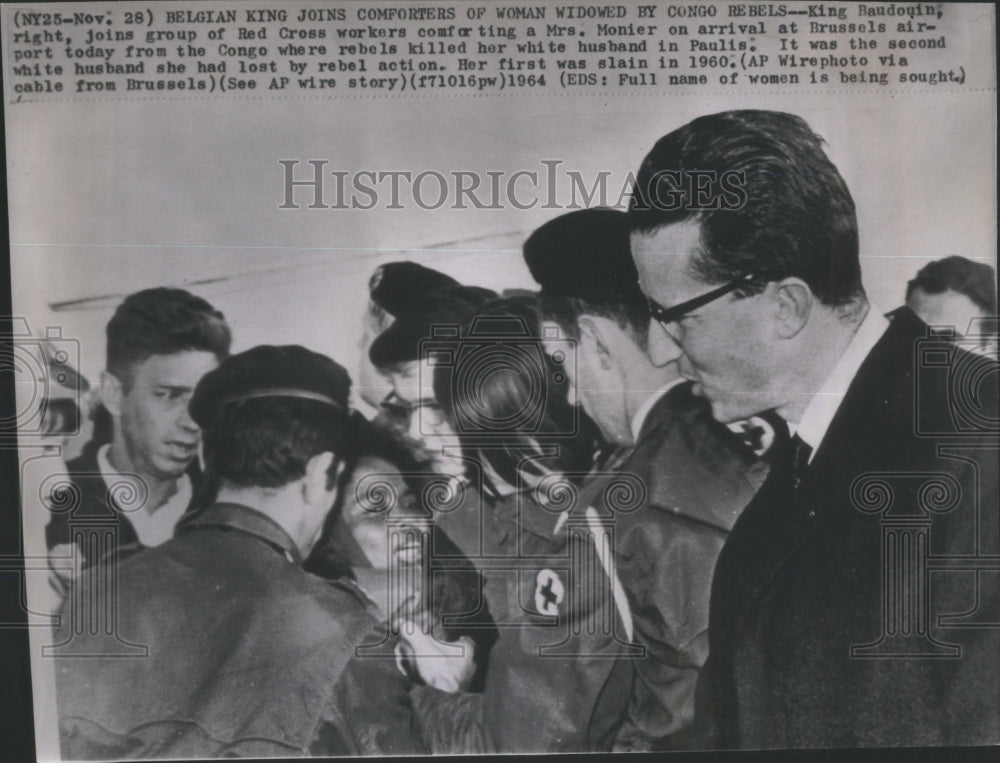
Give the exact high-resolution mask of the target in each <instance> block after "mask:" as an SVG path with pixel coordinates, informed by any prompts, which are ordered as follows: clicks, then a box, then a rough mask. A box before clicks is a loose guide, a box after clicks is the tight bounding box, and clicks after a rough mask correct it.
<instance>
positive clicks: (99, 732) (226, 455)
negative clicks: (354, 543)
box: [52, 346, 421, 759]
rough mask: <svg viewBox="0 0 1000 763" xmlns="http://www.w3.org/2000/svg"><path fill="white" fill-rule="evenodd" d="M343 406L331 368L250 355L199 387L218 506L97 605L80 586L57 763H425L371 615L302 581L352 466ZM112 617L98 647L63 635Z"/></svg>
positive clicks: (292, 355)
mask: <svg viewBox="0 0 1000 763" xmlns="http://www.w3.org/2000/svg"><path fill="white" fill-rule="evenodd" d="M349 389H350V379H349V378H348V376H347V373H346V372H345V371H344V370H343V369H342V368H341V367H340V366H338V365H337V364H336V363H334V362H333V361H332V360H330V359H329V358H327V357H325V356H323V355H319V354H317V353H313V352H310V351H309V350H306V349H305V348H302V347H298V346H290V347H270V346H261V347H256V348H254V349H252V350H248V351H246V352H244V353H241V354H239V355H236V356H234V357H232V358H229V359H228V360H226V361H224V362H223V363H222V365H221V366H220V367H219V368H217V369H216V370H215V371H212V372H210V373H209V374H207V375H206V376H205V377H204V378H203V379H202V380H201V382H200V383H199V384H198V387H197V389H196V390H195V393H194V396H193V398H192V400H191V406H190V412H191V416H192V418H193V419H194V420H195V421H196V422H197V423H198V424H199V425H200V426H201V427H203V428H204V430H205V462H206V479H208V480H210V484H213V485H216V486H217V488H218V489H217V495H216V499H215V502H214V503H213V504H211V505H209V506H207V507H206V508H204V509H202V510H200V511H197V512H195V513H194V514H191V515H189V517H187V518H186V519H185V520H184V522H182V524H181V526H180V528H179V529H178V532H177V535H176V536H175V537H174V538H173V539H172V540H170V541H168V542H167V543H165V544H163V545H161V546H158V547H156V548H150V549H146V550H144V551H141V552H139V553H136V554H134V555H132V556H130V557H129V558H127V559H126V560H124V561H123V562H122V563H120V564H119V565H117V566H110V567H108V568H106V569H105V570H104V574H103V575H101V576H100V577H99V578H96V577H95V580H98V579H99V580H104V581H110V588H100V587H97V586H96V585H82V586H78V587H77V589H75V590H74V594H75V595H74V596H73V597H71V598H70V599H69V600H68V601H67V603H66V604H65V605H64V610H63V613H64V617H63V618H62V622H63V623H64V627H62V628H61V629H59V630H57V641H58V640H59V637H61V638H62V641H61V643H59V644H58V645H57V646H56V647H54V648H53V650H52V651H53V654H54V655H55V656H56V658H57V662H56V684H57V702H58V710H59V728H60V739H61V744H62V753H63V757H65V758H69V759H80V758H88V759H89V758H105V759H107V758H114V759H119V758H126V757H128V758H135V757H171V758H175V757H176V758H187V757H224V756H229V755H237V756H254V757H258V756H260V757H270V756H285V755H308V754H319V755H372V754H396V755H402V754H409V753H414V752H420V751H421V745H420V743H419V741H418V739H419V737H418V735H417V733H416V731H415V727H414V724H413V719H412V711H411V706H410V701H409V696H408V694H407V690H408V686H409V682H408V681H407V680H406V678H405V677H404V675H403V674H402V672H401V671H400V670H399V669H398V668H397V665H396V655H395V654H394V649H393V647H394V644H393V643H392V641H391V640H386V638H385V633H384V631H383V630H382V629H380V628H378V627H377V623H376V620H375V619H374V617H372V615H371V614H370V613H369V611H368V608H369V607H370V606H371V602H369V601H368V600H367V599H366V598H365V597H364V595H363V594H362V593H361V592H360V591H359V590H358V589H357V588H356V587H355V586H354V585H352V584H350V583H347V582H332V581H327V580H323V579H321V578H318V577H316V576H313V575H310V574H309V573H307V572H305V571H304V570H303V568H302V560H303V558H304V557H305V556H307V555H308V554H309V552H310V550H311V549H312V547H313V546H314V545H315V543H316V540H317V538H318V537H319V534H320V532H321V530H322V527H323V524H324V521H325V519H326V516H327V514H328V512H329V511H330V508H331V506H333V504H334V501H335V499H336V496H337V484H338V476H339V473H340V471H341V468H342V464H343V460H344V457H345V454H346V453H347V452H349V449H350V448H351V436H350V427H349V421H350V417H349V415H348V394H349ZM87 582H88V583H89V582H91V581H89V580H88V581H87ZM105 597H107V599H106V598H105ZM108 599H110V600H111V601H113V602H114V605H115V609H116V611H117V618H116V621H115V622H114V623H113V625H114V629H113V630H112V631H111V632H110V633H104V632H96V633H95V632H84V633H82V634H81V633H78V632H74V631H73V630H72V628H71V627H69V626H68V623H69V622H70V618H69V617H67V616H65V614H66V610H67V609H68V608H70V607H73V606H77V605H78V604H79V603H84V604H86V603H88V602H89V603H92V604H93V603H96V604H97V605H101V606H105V605H106V602H107V600H108ZM380 647H382V648H381V649H380Z"/></svg>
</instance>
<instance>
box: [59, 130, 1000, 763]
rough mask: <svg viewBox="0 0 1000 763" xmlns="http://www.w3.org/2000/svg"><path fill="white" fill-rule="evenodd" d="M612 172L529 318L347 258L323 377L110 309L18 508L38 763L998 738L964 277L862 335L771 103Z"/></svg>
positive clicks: (494, 300) (809, 142) (990, 349)
mask: <svg viewBox="0 0 1000 763" xmlns="http://www.w3.org/2000/svg"><path fill="white" fill-rule="evenodd" d="M711 173H714V175H713V174H711ZM734 173H735V175H734ZM688 175H692V176H693V175H697V176H698V178H699V182H697V183H691V182H688V180H689V178H688ZM734 176H735V177H737V178H738V179H739V181H740V186H739V193H738V194H735V197H734V194H733V192H732V191H733V187H732V185H731V183H732V178H733V177H734ZM706 177H708V178H715V179H714V180H712V181H711V182H710V183H708V184H707V185H706V184H705V182H704V181H705V178H706ZM635 178H636V181H635V187H634V191H633V195H632V197H631V200H630V205H629V208H628V210H627V211H625V212H622V211H616V210H611V209H586V210H577V211H572V212H568V213H565V214H562V215H559V216H557V217H555V218H554V219H552V220H550V221H549V222H547V223H546V224H544V225H542V226H541V227H540V228H538V229H537V230H536V231H534V232H533V233H532V234H531V235H530V236H529V237H528V238H527V239H526V240H525V241H524V244H523V257H524V261H525V263H526V264H527V266H528V269H529V270H530V272H531V275H532V277H533V278H534V280H535V281H536V283H537V285H538V288H537V290H534V291H523V290H510V291H508V292H504V293H500V294H498V293H496V292H493V291H491V290H489V289H486V288H482V287H478V286H471V285H465V284H462V283H459V282H457V281H456V280H455V279H453V278H451V277H449V276H447V275H445V274H443V273H440V272H437V271H435V270H432V269H429V268H427V267H424V266H422V265H419V264H416V263H413V262H394V263H389V264H386V265H383V266H381V267H379V268H378V269H377V270H376V271H375V273H374V274H373V276H372V277H371V280H370V283H369V296H370V301H369V304H368V308H367V312H366V314H365V316H364V330H363V334H362V338H361V347H362V349H363V356H364V361H363V367H362V369H361V372H360V374H359V375H358V380H357V383H356V384H355V385H353V387H352V380H351V379H350V377H349V375H348V373H347V372H346V371H345V369H344V368H343V367H342V366H341V365H340V364H338V363H337V362H335V361H334V360H332V359H331V358H329V357H326V356H324V355H322V354H319V353H316V352H313V351H311V350H309V349H306V348H304V347H301V346H272V345H261V346H257V347H253V348H252V349H249V350H246V351H244V352H240V353H237V354H230V346H231V340H232V337H231V332H230V328H229V327H228V325H227V323H226V320H225V317H224V316H223V315H222V314H221V313H220V312H219V311H218V310H216V309H215V308H214V307H213V306H212V305H210V304H209V303H208V302H206V301H205V300H204V299H201V298H199V297H197V296H194V295H193V294H190V293H189V292H187V291H184V290H182V289H177V288H153V289H148V290H145V291H141V292H138V293H135V294H132V295H130V296H129V297H128V298H127V299H125V301H124V302H123V303H122V304H121V305H120V306H119V307H118V309H117V311H116V312H115V314H114V317H113V318H112V319H111V321H110V322H109V324H108V327H107V340H108V342H107V362H106V366H105V371H104V373H103V374H102V376H101V380H100V383H99V385H96V389H97V390H98V392H99V398H100V401H101V403H102V407H101V409H100V410H101V417H102V419H101V422H102V423H100V425H99V426H97V427H96V428H95V435H94V437H93V439H92V440H91V442H89V443H88V444H87V445H86V446H85V447H84V449H83V452H82V453H81V455H80V456H79V457H77V458H76V459H73V460H71V461H70V462H69V463H68V464H67V475H68V479H67V480H66V481H65V482H64V483H62V484H61V487H60V488H59V491H61V492H56V493H53V495H52V496H50V497H49V502H48V504H49V509H50V511H51V516H50V519H49V523H48V526H47V529H46V541H47V544H48V547H49V553H50V563H51V566H52V570H53V572H52V575H51V580H52V585H53V589H54V591H55V592H56V593H57V595H58V598H59V601H60V602H61V606H60V608H59V618H58V625H57V626H56V628H55V639H54V647H53V649H52V654H51V656H52V657H53V658H54V659H55V665H56V689H57V695H56V696H57V705H58V715H59V732H60V742H61V746H62V752H63V755H64V757H65V758H70V759H122V758H137V757H138V758H143V757H158V756H167V757H221V756H229V755H251V756H273V755H310V754H322V755H369V754H394V755H401V754H411V753H473V752H478V753H489V752H501V753H502V752H574V751H609V750H615V751H650V750H685V749H687V750H690V749H747V748H749V749H759V748H802V747H809V748H813V747H831V746H832V747H871V746H875V747H878V746H909V745H915V744H917V745H948V744H995V743H997V742H998V741H1000V738H998V734H1000V732H998V729H1000V682H998V681H997V680H996V678H997V675H998V672H1000V671H998V668H1000V629H998V627H997V622H1000V571H998V569H997V565H996V560H997V558H1000V526H998V522H997V516H996V511H997V506H998V500H997V498H998V495H997V492H998V491H997V472H998V451H997V449H996V438H997V420H998V419H997V387H996V384H997V377H998V375H997V357H996V319H995V315H996V290H995V284H994V276H993V273H992V270H990V269H989V268H988V267H987V266H984V265H976V264H975V263H972V262H970V261H969V260H965V259H963V258H960V257H950V258H947V259H945V260H941V261H938V262H934V263H931V264H930V265H928V266H926V267H925V268H924V269H923V270H921V271H920V272H919V273H918V274H917V275H916V277H915V278H914V279H913V280H912V281H911V282H910V283H909V285H908V288H907V293H906V299H907V305H908V307H903V308H900V309H898V310H896V311H894V312H893V313H890V314H889V315H883V314H882V312H881V311H879V310H878V309H877V307H875V306H874V305H872V304H871V302H870V301H869V299H868V298H867V296H866V292H865V289H864V286H863V284H862V280H861V267H860V260H859V243H858V230H857V224H856V219H855V208H854V202H853V200H852V198H851V195H850V192H849V190H848V188H847V186H846V184H845V183H844V180H843V179H842V178H841V176H840V174H839V172H838V171H837V169H836V167H835V166H834V165H833V164H832V163H831V162H830V161H829V159H828V158H827V156H826V154H825V153H824V151H823V148H822V141H821V139H820V138H819V137H818V136H817V135H815V134H814V133H813V132H812V130H811V129H810V128H809V127H808V125H807V124H806V123H805V122H804V121H803V120H801V119H800V118H798V117H796V116H793V115H790V114H785V113H778V112H768V111H732V112H724V113H719V114H713V115H709V116H705V117H701V118H698V119H695V120H694V121H692V122H690V123H688V124H686V125H684V126H682V127H680V128H678V129H676V130H674V131H672V132H670V133H669V134H667V135H665V136H664V137H663V138H662V139H661V140H660V141H658V142H657V143H656V145H655V146H654V147H653V148H652V150H651V151H650V152H649V154H648V155H647V156H646V157H645V159H644V160H643V162H642V165H641V166H640V167H639V169H638V172H637V173H636V175H635ZM723 178H725V180H723ZM734 198H735V199H736V200H737V201H738V203H733V200H734ZM984 268H985V270H984V271H983V272H978V271H979V270H982V269H984ZM987 271H988V272H987ZM911 308H912V309H911ZM918 316H922V317H923V318H925V319H926V320H927V322H928V323H931V324H934V325H935V326H940V325H950V326H952V327H953V330H951V331H950V332H948V331H943V330H939V329H931V328H930V327H928V325H926V324H925V323H924V321H922V320H921V317H918ZM341 330H343V329H342V328H341V327H336V326H334V327H331V331H341ZM941 358H944V360H941ZM970 369H971V370H970ZM956 374H964V375H965V376H964V377H963V379H965V381H963V382H961V383H957V382H956V380H955V377H956ZM969 379H971V380H973V381H974V384H973V387H974V389H973V388H972V387H970V384H971V382H969V381H968V380H969ZM355 396H357V397H360V398H362V399H364V400H365V401H367V402H368V403H369V404H370V405H372V406H373V407H374V408H375V409H376V410H377V411H378V413H377V415H375V416H374V417H372V418H370V419H368V418H365V417H364V416H362V415H361V414H360V413H359V412H358V411H357V410H356V408H355V406H354V405H352V399H356V398H355ZM887 528H889V529H887ZM893 533H895V534H893ZM905 533H911V535H910V536H907V537H908V538H910V537H912V538H913V539H914V540H913V541H912V543H913V545H908V544H910V541H909V540H906V541H905V542H904V541H898V538H899V537H902V535H901V534H905ZM897 541H898V544H897V545H892V544H896V543H897ZM899 544H902V545H899ZM904 557H905V558H904ZM948 560H960V561H955V562H954V563H951V562H949V561H948ZM935 564H936V565H937V566H934V565H935ZM921 565H923V566H921ZM932 567H933V572H931V571H930V570H931V568H932ZM914 570H917V572H914ZM901 575H902V576H906V575H910V576H911V578H906V581H908V582H906V584H905V585H902V584H901V585H899V586H896V587H893V586H894V584H893V582H892V581H894V580H897V579H899V577H900V576H901ZM910 582H913V585H912V586H911V585H910Z"/></svg>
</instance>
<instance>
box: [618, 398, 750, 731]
mask: <svg viewBox="0 0 1000 763" xmlns="http://www.w3.org/2000/svg"><path fill="white" fill-rule="evenodd" d="M691 386H692V385H691V384H690V383H682V384H679V385H677V386H676V387H673V388H672V389H671V390H669V391H668V392H667V394H665V395H664V396H663V397H662V398H660V400H658V401H657V403H656V404H655V405H654V406H653V408H652V409H651V410H650V412H649V415H648V416H647V417H646V420H645V421H644V422H643V426H642V430H641V431H640V432H639V437H638V438H637V441H636V444H635V446H634V449H633V450H632V452H631V454H630V455H629V456H628V457H627V459H626V460H625V462H624V463H623V464H622V466H621V467H620V470H619V471H620V473H621V474H622V475H623V476H625V477H626V478H627V479H628V480H632V481H634V482H635V483H636V484H638V485H641V486H643V488H644V489H645V490H646V491H647V492H646V500H645V502H644V503H643V504H642V505H641V506H640V507H639V508H637V509H636V510H635V511H627V510H625V511H616V510H614V509H612V510H611V511H609V512H608V513H609V515H610V517H611V519H612V520H613V526H614V531H615V560H616V567H617V571H618V577H619V580H620V581H621V583H622V587H623V588H624V589H625V592H626V594H627V596H628V600H629V606H630V608H631V613H632V619H633V623H634V627H635V640H636V641H637V642H638V643H639V644H641V645H642V646H643V647H644V648H645V656H644V657H642V658H641V659H635V660H629V661H628V662H629V663H630V666H631V667H632V668H634V672H635V678H634V683H633V688H632V692H631V696H630V700H629V706H628V716H627V720H626V722H625V725H624V727H623V729H622V731H621V732H620V734H619V744H620V745H621V746H623V747H625V748H632V749H646V748H648V747H650V746H652V745H656V746H663V743H664V740H665V739H666V738H667V737H674V742H676V734H677V732H678V731H679V730H681V729H682V728H684V727H685V726H687V725H688V724H689V723H690V722H691V719H692V715H693V712H694V689H695V684H696V681H697V677H698V673H699V670H700V669H701V667H702V665H704V663H705V659H706V657H707V654H708V603H709V594H710V590H711V582H712V572H713V570H714V568H715V562H716V559H717V557H718V555H719V552H720V551H721V549H722V545H723V543H724V542H725V540H726V537H727V535H728V534H729V531H730V529H731V528H732V526H733V524H734V523H735V522H736V519H737V517H738V516H739V515H740V512H741V511H742V510H743V509H744V507H745V506H746V505H747V503H749V501H750V499H751V498H752V497H753V495H754V492H755V491H756V490H757V488H758V487H760V485H761V483H762V482H763V481H764V478H765V477H766V475H767V466H766V465H765V464H764V463H763V462H762V461H760V460H759V459H757V458H756V457H755V456H754V455H753V453H752V452H751V451H750V450H749V448H747V447H745V446H744V445H743V443H742V442H741V441H740V440H739V439H738V438H737V437H735V436H734V435H733V433H732V432H730V431H729V429H728V428H726V427H725V426H724V425H722V424H720V423H718V422H717V421H715V420H714V419H713V418H712V412H711V409H710V408H709V406H708V403H707V402H706V401H705V400H704V399H703V398H700V397H697V396H695V395H694V394H693V393H692V391H691ZM612 484H613V483H612ZM605 495H606V496H607V497H608V498H609V499H612V498H613V494H612V493H611V492H606V493H605ZM609 505H613V500H606V501H604V502H603V504H602V506H603V508H604V509H605V510H607V509H608V506H609ZM623 508H625V507H623ZM674 742H668V743H667V745H666V746H668V747H670V746H674Z"/></svg>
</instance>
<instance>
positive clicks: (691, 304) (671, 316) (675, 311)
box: [646, 273, 757, 326]
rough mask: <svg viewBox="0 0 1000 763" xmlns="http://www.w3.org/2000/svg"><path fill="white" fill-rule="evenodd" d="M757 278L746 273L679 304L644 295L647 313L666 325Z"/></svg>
mask: <svg viewBox="0 0 1000 763" xmlns="http://www.w3.org/2000/svg"><path fill="white" fill-rule="evenodd" d="M755 280H757V277H756V276H755V275H753V274H752V273H747V274H746V275H743V276H740V277H739V278H737V279H736V280H734V281H730V282H729V283H727V284H723V285H722V286H720V287H718V288H717V289H712V290H711V291H708V292H705V293H704V294H702V295H701V296H698V297H694V298H693V299H689V300H687V301H686V302H681V303H680V304H677V305H674V306H673V307H664V306H663V305H660V304H658V303H657V302H654V301H653V300H652V299H650V298H649V297H646V303H647V304H648V305H649V315H650V317H652V319H653V320H655V321H656V322H657V323H660V324H661V325H663V326H666V325H668V324H670V323H675V322H676V321H679V320H680V319H681V318H683V317H684V316H685V315H687V314H688V313H690V312H691V311H692V310H697V309H698V308H699V307H704V306H705V305H707V304H708V303H709V302H714V301H715V300H717V299H719V298H720V297H724V296H726V295H727V294H729V293H730V292H733V291H736V290H737V289H739V288H740V287H741V286H746V285H747V284H750V283H752V282H753V281H755Z"/></svg>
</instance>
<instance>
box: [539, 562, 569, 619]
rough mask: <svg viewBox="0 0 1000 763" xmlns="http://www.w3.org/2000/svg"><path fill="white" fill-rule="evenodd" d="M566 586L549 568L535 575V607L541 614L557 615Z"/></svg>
mask: <svg viewBox="0 0 1000 763" xmlns="http://www.w3.org/2000/svg"><path fill="white" fill-rule="evenodd" d="M565 594H566V588H565V586H563V583H562V581H561V580H560V579H559V576H558V575H557V574H556V573H555V572H553V571H552V570H549V569H544V570H539V572H538V575H536V576H535V609H537V610H538V611H539V612H540V613H541V614H543V615H558V614H559V605H560V604H562V600H563V597H564V596H565Z"/></svg>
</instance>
